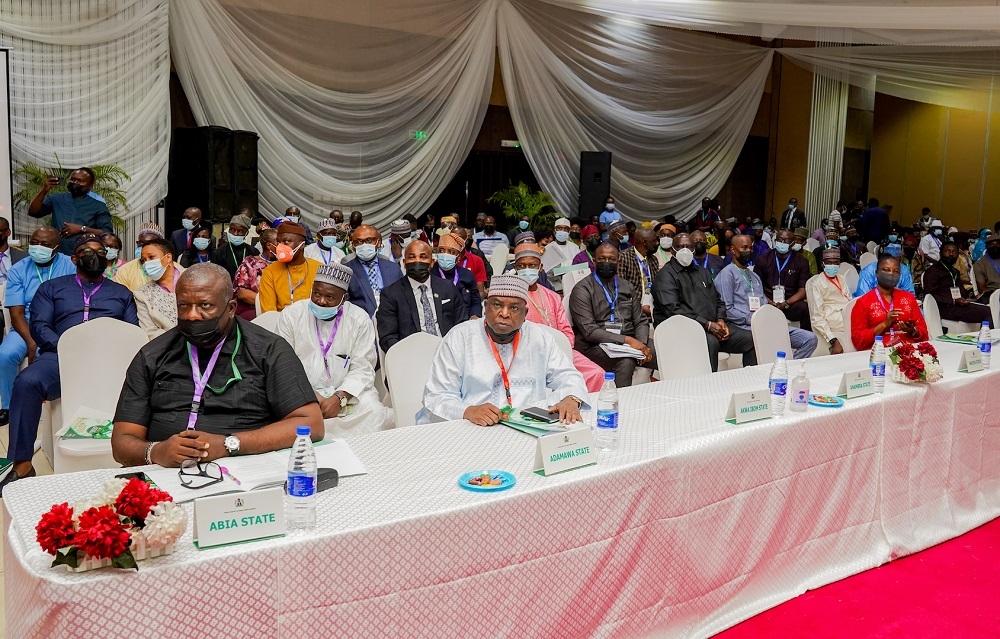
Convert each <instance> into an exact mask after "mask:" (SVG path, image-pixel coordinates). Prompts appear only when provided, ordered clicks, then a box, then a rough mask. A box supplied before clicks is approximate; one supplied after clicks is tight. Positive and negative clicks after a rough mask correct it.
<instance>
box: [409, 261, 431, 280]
mask: <svg viewBox="0 0 1000 639" xmlns="http://www.w3.org/2000/svg"><path fill="white" fill-rule="evenodd" d="M430 274H431V267H430V265H428V264H427V263H426V262H410V263H409V264H407V265H406V276H407V277H409V278H410V279H414V280H417V281H418V282H423V281H426V280H427V277H428V276H429V275H430Z"/></svg>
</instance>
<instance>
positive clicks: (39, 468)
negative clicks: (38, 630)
mask: <svg viewBox="0 0 1000 639" xmlns="http://www.w3.org/2000/svg"><path fill="white" fill-rule="evenodd" d="M9 429H10V427H9V426H0V449H2V451H3V453H2V454H0V457H6V456H7V444H8V431H9ZM31 461H32V465H33V466H34V467H35V472H36V473H38V474H39V475H51V474H52V464H50V463H49V460H48V459H46V458H45V455H44V454H42V451H38V452H37V453H35V456H34V458H33V459H32V460H31ZM2 530H3V507H2V506H0V531H2ZM0 601H4V583H3V553H2V552H0ZM6 630H7V606H6V605H3V606H0V639H3V637H4V636H5V634H6Z"/></svg>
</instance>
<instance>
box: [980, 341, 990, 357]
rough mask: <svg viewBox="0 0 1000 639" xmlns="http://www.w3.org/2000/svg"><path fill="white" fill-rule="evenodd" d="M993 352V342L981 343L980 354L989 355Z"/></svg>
mask: <svg viewBox="0 0 1000 639" xmlns="http://www.w3.org/2000/svg"><path fill="white" fill-rule="evenodd" d="M992 350H993V342H979V352H980V353H984V354H985V353H989V352H990V351H992Z"/></svg>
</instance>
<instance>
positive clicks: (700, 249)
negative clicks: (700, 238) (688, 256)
mask: <svg viewBox="0 0 1000 639" xmlns="http://www.w3.org/2000/svg"><path fill="white" fill-rule="evenodd" d="M707 250H708V242H695V243H694V254H695V255H704V254H705V251H707Z"/></svg>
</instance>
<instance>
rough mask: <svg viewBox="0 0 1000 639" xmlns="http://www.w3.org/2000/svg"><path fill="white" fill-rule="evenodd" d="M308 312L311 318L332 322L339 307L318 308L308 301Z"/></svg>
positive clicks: (315, 304)
mask: <svg viewBox="0 0 1000 639" xmlns="http://www.w3.org/2000/svg"><path fill="white" fill-rule="evenodd" d="M309 310H310V311H311V312H312V314H313V316H314V317H315V318H316V319H318V320H323V321H327V320H332V319H333V318H334V317H336V316H337V312H338V311H340V307H339V306H320V305H319V304H317V303H316V302H314V301H312V300H309Z"/></svg>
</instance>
